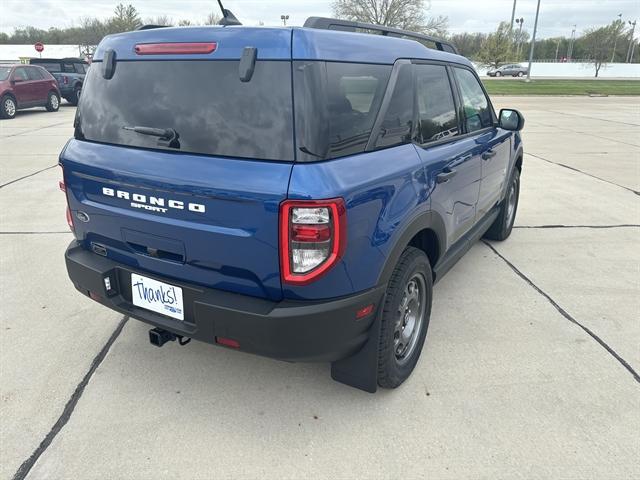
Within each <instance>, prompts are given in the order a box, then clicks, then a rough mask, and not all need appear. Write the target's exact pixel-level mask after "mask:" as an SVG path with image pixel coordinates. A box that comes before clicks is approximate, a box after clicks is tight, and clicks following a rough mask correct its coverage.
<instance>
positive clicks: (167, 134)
mask: <svg viewBox="0 0 640 480" xmlns="http://www.w3.org/2000/svg"><path fill="white" fill-rule="evenodd" d="M122 128H123V130H128V131H130V132H135V133H139V134H140V135H149V136H152V137H158V143H159V144H160V145H164V146H167V147H169V148H180V141H179V140H178V138H179V137H180V135H178V132H176V131H175V130H174V129H173V128H152V127H128V126H124V127H122Z"/></svg>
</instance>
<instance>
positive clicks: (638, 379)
mask: <svg viewBox="0 0 640 480" xmlns="http://www.w3.org/2000/svg"><path fill="white" fill-rule="evenodd" d="M482 243H484V244H485V245H486V246H487V247H489V248H490V249H491V250H492V251H493V253H495V254H496V255H497V256H498V257H500V258H501V259H502V261H504V263H506V264H507V265H508V266H509V268H511V270H513V271H514V273H515V274H516V275H518V276H519V277H520V278H521V279H522V280H524V281H525V282H526V283H527V284H529V286H530V287H532V288H533V289H534V290H535V291H536V292H538V293H539V294H540V295H542V296H543V297H544V298H546V299H547V301H548V302H549V303H550V304H551V305H552V306H553V307H554V308H555V309H556V310H557V311H558V313H560V315H562V316H563V317H564V318H566V319H567V320H569V321H570V322H571V323H573V324H574V325H576V326H578V327H580V328H581V329H582V330H583V331H584V332H585V333H587V335H589V336H590V337H591V338H593V339H594V340H595V341H596V342H597V343H598V344H599V345H600V346H601V347H602V348H604V349H605V350H606V351H607V352H609V354H610V355H611V356H612V357H613V358H615V359H616V360H617V361H618V362H619V363H620V365H622V366H623V367H624V368H625V369H627V371H628V372H629V373H630V374H631V375H632V376H633V379H634V380H635V381H636V382H638V383H640V375H639V374H638V372H636V371H635V370H634V369H633V367H632V366H631V365H629V364H628V363H627V361H626V360H625V359H624V358H622V357H621V356H620V355H619V354H618V353H617V352H616V351H615V350H614V349H613V348H611V347H610V346H609V345H608V344H607V343H606V342H605V341H604V340H602V339H601V338H600V337H599V336H598V335H596V334H595V333H594V332H593V331H592V330H590V329H589V328H588V327H585V326H584V325H582V324H581V323H580V322H578V321H577V320H576V319H575V318H573V317H572V316H571V315H570V314H569V313H568V312H567V311H566V310H565V309H564V308H562V307H561V306H560V305H558V303H557V302H556V301H555V300H554V299H553V298H551V296H550V295H549V294H548V293H546V292H545V291H544V290H542V289H541V288H540V287H538V286H537V285H536V284H535V283H533V281H531V279H529V277H527V276H526V275H525V274H524V273H522V272H521V271H520V270H518V268H517V267H516V266H515V265H514V264H513V263H511V262H510V261H509V260H507V259H506V258H505V257H504V256H503V255H502V254H501V253H500V252H498V250H496V249H495V248H494V246H493V245H491V244H490V243H489V242H487V241H486V240H482Z"/></svg>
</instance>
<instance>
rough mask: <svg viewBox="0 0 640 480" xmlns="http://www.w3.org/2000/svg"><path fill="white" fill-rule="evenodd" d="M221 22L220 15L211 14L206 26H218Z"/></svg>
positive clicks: (208, 16) (206, 20)
mask: <svg viewBox="0 0 640 480" xmlns="http://www.w3.org/2000/svg"><path fill="white" fill-rule="evenodd" d="M219 21H220V15H218V14H217V13H215V12H211V13H210V14H209V15H207V18H206V19H205V21H204V24H205V25H217V24H218V22H219Z"/></svg>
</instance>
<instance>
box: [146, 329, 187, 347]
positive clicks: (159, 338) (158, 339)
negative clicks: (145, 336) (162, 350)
mask: <svg viewBox="0 0 640 480" xmlns="http://www.w3.org/2000/svg"><path fill="white" fill-rule="evenodd" d="M175 340H178V343H179V344H180V345H186V344H187V343H189V342H190V341H191V339H190V338H188V337H183V336H182V335H176V334H175V333H172V332H168V331H167V330H163V329H161V328H152V329H151V330H149V342H150V343H151V345H155V346H156V347H161V346H163V345H164V344H165V343H167V342H174V341H175Z"/></svg>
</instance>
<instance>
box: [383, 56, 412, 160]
mask: <svg viewBox="0 0 640 480" xmlns="http://www.w3.org/2000/svg"><path fill="white" fill-rule="evenodd" d="M413 105H414V104H413V65H411V64H409V63H407V64H402V65H400V67H399V71H398V78H397V79H396V84H395V87H394V89H393V95H392V96H391V100H390V102H389V107H388V108H387V112H386V114H385V116H384V120H383V121H382V125H381V126H380V135H379V136H378V139H377V140H376V145H375V146H376V148H384V147H391V146H393V145H400V144H402V143H406V142H409V141H410V140H411V125H412V123H413Z"/></svg>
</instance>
